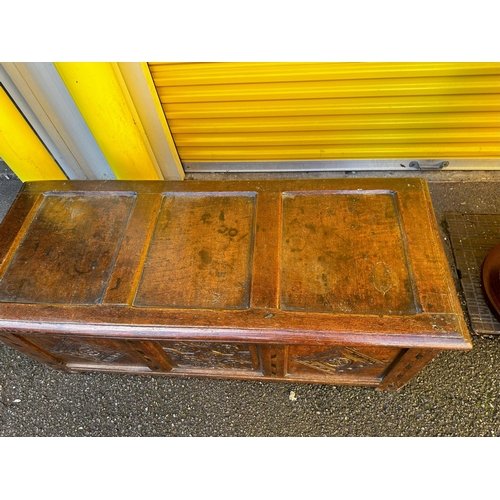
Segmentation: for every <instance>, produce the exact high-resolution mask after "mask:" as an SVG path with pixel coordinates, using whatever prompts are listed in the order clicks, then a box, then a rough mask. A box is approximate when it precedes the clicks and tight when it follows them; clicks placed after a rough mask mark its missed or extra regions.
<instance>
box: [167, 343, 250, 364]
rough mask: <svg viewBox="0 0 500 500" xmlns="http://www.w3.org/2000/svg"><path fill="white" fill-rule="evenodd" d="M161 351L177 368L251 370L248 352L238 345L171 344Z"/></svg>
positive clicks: (245, 348) (244, 347)
mask: <svg viewBox="0 0 500 500" xmlns="http://www.w3.org/2000/svg"><path fill="white" fill-rule="evenodd" d="M163 350H164V351H165V352H166V353H167V354H168V355H169V356H170V358H171V360H172V361H173V362H174V363H175V364H177V365H179V366H193V367H200V368H233V369H237V370H249V369H250V370H251V369H253V365H252V358H251V355H250V351H249V350H248V348H247V347H246V346H242V345H238V344H212V343H210V342H172V343H170V344H168V345H166V346H163Z"/></svg>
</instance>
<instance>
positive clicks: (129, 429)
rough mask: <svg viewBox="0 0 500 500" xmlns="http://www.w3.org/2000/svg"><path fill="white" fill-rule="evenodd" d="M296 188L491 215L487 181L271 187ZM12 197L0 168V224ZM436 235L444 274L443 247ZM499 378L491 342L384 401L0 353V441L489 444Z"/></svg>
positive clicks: (498, 344)
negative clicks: (409, 194)
mask: <svg viewBox="0 0 500 500" xmlns="http://www.w3.org/2000/svg"><path fill="white" fill-rule="evenodd" d="M301 176H302V177H305V176H307V177H339V176H340V177H342V176H363V177H379V176H385V177H391V176H423V177H426V178H427V180H428V181H429V187H430V191H431V196H432V199H433V203H434V207H435V211H436V216H437V218H438V221H442V220H443V213H444V212H445V211H456V212H460V213H500V172H495V171H491V172H487V171H484V172H479V171H478V172H425V173H422V172H416V171H412V172H406V171H405V172H397V173H380V172H379V173H374V172H364V173H363V172H358V173H345V174H344V173H328V172H323V173H310V174H280V175H277V174H276V175H273V177H274V178H300V177H301ZM256 177H257V178H264V177H267V178H269V177H270V175H269V174H267V175H266V174H245V175H243V174H219V175H216V174H212V175H209V174H204V175H202V174H197V175H196V174H192V175H190V176H189V178H188V179H187V180H186V182H189V179H192V178H198V179H201V178H205V179H209V178H217V179H227V178H231V179H237V178H256ZM20 186H21V182H20V181H19V180H18V179H16V178H13V176H12V174H9V171H8V170H7V169H6V167H5V166H4V167H2V165H1V163H0V221H1V220H2V219H3V217H4V216H5V213H6V212H7V210H8V208H9V206H10V204H11V203H12V201H13V199H14V197H15V195H16V194H17V192H18V190H19V188H20ZM440 231H441V235H442V238H443V243H444V246H445V249H446V251H447V254H448V257H449V259H450V266H451V267H452V270H453V269H454V268H453V259H452V256H451V252H450V247H449V238H447V239H446V240H445V239H444V238H446V233H445V232H444V231H445V230H444V229H443V228H442V227H440ZM459 286H460V285H459V284H458V283H457V287H458V288H457V290H458V291H459V292H460V293H461V290H460V288H459ZM465 316H466V319H467V313H466V312H465ZM499 367H500V338H498V337H479V336H477V335H473V349H472V350H471V351H467V352H459V351H449V352H443V353H441V354H440V355H439V356H438V357H437V358H435V359H434V360H433V361H432V362H431V363H430V364H429V365H428V366H427V367H426V368H425V369H424V370H423V371H422V372H420V373H419V374H418V375H416V376H415V377H414V378H413V379H412V380H411V381H410V382H409V383H408V384H407V385H406V386H405V387H404V388H403V389H401V390H400V391H399V392H397V393H389V392H377V391H375V390H374V389H373V388H365V387H349V386H337V387H336V386H329V385H308V384H296V383H267V382H266V383H263V382H252V381H250V382H249V381H234V380H214V379H196V378H173V377H172V378H170V377H148V376H136V375H114V374H101V373H89V374H65V373H59V372H57V371H54V370H52V369H50V368H48V367H45V366H44V365H42V364H40V363H38V362H36V361H34V360H31V359H30V358H27V357H26V356H24V355H23V354H20V353H18V352H17V351H15V350H13V349H11V348H9V347H7V346H5V345H4V344H1V343H0V436H3V437H8V436H30V437H35V436H51V437H56V436H110V437H111V436H164V437H166V436H232V437H236V436H240V437H247V436H256V437H257V436H259V437H271V436H276V437H280V436H294V437H299V436H310V437H313V436H314V437H315V436H330V437H334V436H346V437H354V436H359V437H361V436H386V437H390V436H462V437H469V436H499V435H500V411H499V407H500V394H499V391H500V372H499ZM493 461H494V459H493ZM373 465H374V464H373Z"/></svg>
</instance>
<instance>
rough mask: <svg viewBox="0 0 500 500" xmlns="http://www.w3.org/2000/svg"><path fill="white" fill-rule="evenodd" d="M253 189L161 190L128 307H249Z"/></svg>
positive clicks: (253, 205)
mask: <svg viewBox="0 0 500 500" xmlns="http://www.w3.org/2000/svg"><path fill="white" fill-rule="evenodd" d="M254 212H255V193H243V192H242V193H192V194H191V193H167V194H165V196H164V199H163V202H162V205H161V208H160V212H159V216H158V219H157V222H156V227H155V230H154V234H153V237H152V240H151V244H150V246H149V250H148V254H147V257H146V261H145V264H144V268H143V273H142V277H141V280H140V283H139V287H138V291H137V294H136V298H135V301H134V305H136V306H142V307H172V308H208V309H245V308H248V307H249V294H250V266H251V258H252V251H253V239H254Z"/></svg>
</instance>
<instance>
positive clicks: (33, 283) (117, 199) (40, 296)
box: [0, 193, 135, 305]
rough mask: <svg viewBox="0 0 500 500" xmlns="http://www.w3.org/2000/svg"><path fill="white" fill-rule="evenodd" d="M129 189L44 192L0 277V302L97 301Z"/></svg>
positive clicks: (111, 260) (117, 241) (128, 200)
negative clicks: (114, 192)
mask: <svg viewBox="0 0 500 500" xmlns="http://www.w3.org/2000/svg"><path fill="white" fill-rule="evenodd" d="M134 201H135V195H134V194H131V193H128V194H120V195H111V196H110V195H102V194H101V195H93V194H90V193H89V194H76V193H65V194H48V195H45V196H44V199H43V201H42V203H41V205H40V207H39V208H38V211H37V213H36V215H35V217H34V219H33V221H32V222H31V224H30V225H29V226H28V229H27V231H26V234H25V235H24V238H23V240H22V241H21V243H20V244H19V247H18V249H17V250H16V252H15V253H14V255H13V257H12V260H11V261H10V263H9V265H8V267H7V270H6V271H5V274H4V275H3V277H2V279H1V280H0V302H25V303H49V304H84V305H91V304H97V303H99V302H100V300H101V298H102V295H103V293H104V290H105V287H106V284H107V281H108V279H109V275H110V272H111V269H112V267H113V264H114V262H115V258H116V254H117V251H118V248H119V245H120V242H121V240H122V237H123V233H124V230H125V227H126V225H127V222H128V219H129V216H130V212H131V209H132V206H133V204H134Z"/></svg>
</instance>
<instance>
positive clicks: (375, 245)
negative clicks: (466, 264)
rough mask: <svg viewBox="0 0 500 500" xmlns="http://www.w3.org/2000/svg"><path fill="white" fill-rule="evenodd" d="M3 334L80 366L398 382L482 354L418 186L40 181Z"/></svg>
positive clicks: (31, 193) (6, 233) (6, 230)
mask: <svg viewBox="0 0 500 500" xmlns="http://www.w3.org/2000/svg"><path fill="white" fill-rule="evenodd" d="M0 339H1V340H3V341H4V342H5V343H6V344H7V345H9V346H11V347H13V348H15V349H17V350H19V351H21V352H23V353H24V354H26V355H28V356H31V357H32V358H34V359H36V360H39V361H41V362H43V363H45V364H47V365H49V366H51V367H53V368H56V369H59V370H65V371H70V372H80V371H106V372H119V373H128V374H132V373H136V374H146V375H178V376H191V375H192V376H203V377H205V376H206V377H220V378H239V379H253V380H268V381H270V380H276V381H290V382H294V383H295V382H307V383H321V384H335V385H337V384H350V385H367V386H375V387H377V388H378V389H386V390H396V389H399V388H400V387H401V386H403V385H404V384H405V383H406V382H408V381H409V380H410V378H411V377H412V376H413V375H415V374H416V373H417V372H418V371H419V370H420V369H421V368H423V367H424V366H425V365H426V364H427V363H428V362H429V361H430V360H431V359H432V358H433V357H434V356H436V354H437V353H439V352H440V351H441V350H443V349H469V348H470V347H471V343H470V338H469V334H468V331H467V327H466V325H465V323H464V320H463V316H462V311H461V308H460V304H459V302H458V299H457V296H456V291H455V288H454V284H453V281H452V278H451V276H450V271H449V268H448V264H447V261H446V257H445V254H444V252H443V248H442V246H441V242H440V238H439V234H438V231H437V226H436V221H435V217H434V213H433V209H432V204H431V200H430V196H429V192H428V189H427V185H426V182H425V180H422V179H328V180H305V181H297V180H293V181H288V180H285V181H281V180H280V181H277V180H272V181H183V182H163V181H147V182H129V181H107V182H97V181H67V182H33V183H26V184H24V185H23V188H22V190H21V191H20V193H19V195H18V197H17V199H16V200H15V202H14V204H13V205H12V207H11V209H10V211H9V212H8V214H7V216H6V218H5V220H4V221H3V224H2V225H1V226H0Z"/></svg>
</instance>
